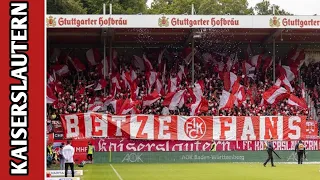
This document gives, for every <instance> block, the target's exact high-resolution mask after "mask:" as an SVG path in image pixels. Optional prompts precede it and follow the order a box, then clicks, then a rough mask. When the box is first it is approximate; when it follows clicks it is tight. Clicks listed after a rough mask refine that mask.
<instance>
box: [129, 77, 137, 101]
mask: <svg viewBox="0 0 320 180" xmlns="http://www.w3.org/2000/svg"><path fill="white" fill-rule="evenodd" d="M130 95H131V99H132V100H133V101H135V100H137V97H138V95H139V87H138V86H137V83H136V82H135V81H134V82H132V83H131V85H130Z"/></svg>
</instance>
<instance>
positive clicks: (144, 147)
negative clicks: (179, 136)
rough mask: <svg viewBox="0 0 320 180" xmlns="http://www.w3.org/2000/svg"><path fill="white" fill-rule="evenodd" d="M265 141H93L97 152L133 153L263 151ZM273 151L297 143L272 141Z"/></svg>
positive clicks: (313, 145)
mask: <svg viewBox="0 0 320 180" xmlns="http://www.w3.org/2000/svg"><path fill="white" fill-rule="evenodd" d="M265 143H266V142H265V141H258V140H256V141H171V140H162V141H161V140H154V141H149V140H147V141H146V140H130V139H106V138H99V139H95V140H94V146H95V150H96V151H97V152H108V151H112V152H134V151H143V152H144V151H210V150H211V147H212V145H213V144H214V145H215V147H216V151H263V150H265V147H264V144H265ZM273 143H274V148H275V150H281V151H291V150H295V146H296V144H297V143H298V141H274V142H273ZM303 143H304V145H305V147H306V150H309V151H317V150H319V140H306V141H303Z"/></svg>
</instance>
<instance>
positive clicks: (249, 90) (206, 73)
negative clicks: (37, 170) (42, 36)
mask: <svg viewBox="0 0 320 180" xmlns="http://www.w3.org/2000/svg"><path fill="white" fill-rule="evenodd" d="M120 63H122V64H127V65H129V64H128V62H120ZM127 67H129V66H127ZM167 67H173V66H170V64H168V65H167ZM189 67H190V65H189ZM319 67H320V64H319V63H318V64H317V65H316V66H308V67H306V66H304V67H303V68H302V71H301V74H302V77H303V80H304V81H305V83H306V86H307V87H308V89H307V90H308V92H312V93H311V94H312V98H313V99H314V100H315V102H320V98H319V96H318V92H319V90H320V70H319ZM269 71H270V72H267V73H266V74H262V73H261V72H259V71H257V72H256V75H255V80H252V79H249V81H246V82H245V85H246V96H247V97H246V99H247V100H246V101H245V102H244V103H243V104H241V105H238V106H235V107H234V108H233V109H230V110H219V109H218V106H219V96H220V95H221V93H222V90H223V87H224V86H223V81H221V80H220V78H219V77H218V76H219V75H218V73H216V72H214V71H213V70H212V69H210V68H207V67H205V66H203V65H202V64H201V63H196V66H195V81H197V80H203V81H204V84H205V90H204V97H205V98H206V99H207V100H208V105H209V108H208V111H207V112H205V113H201V114H199V115H227V116H231V115H232V116H262V115H306V116H308V113H309V111H308V110H301V109H298V108H297V107H292V106H287V104H286V100H285V101H282V102H280V103H278V104H276V105H261V99H262V93H263V92H264V91H265V90H266V89H268V88H270V87H271V86H272V85H273V82H272V78H271V77H272V73H271V72H272V70H271V69H270V70H269ZM167 72H171V73H177V72H175V71H170V69H167ZM189 72H190V71H189ZM137 75H138V81H137V82H138V84H137V86H138V87H139V94H138V97H137V99H138V100H142V98H143V97H144V96H145V95H146V94H147V80H146V76H145V74H144V73H139V72H137ZM237 75H238V76H240V77H241V76H242V72H241V70H239V72H238V74H237ZM169 77H170V76H169V73H168V75H167V76H166V80H165V82H168V79H169ZM100 78H101V77H100V75H99V73H97V69H95V68H94V67H93V68H87V70H85V71H83V72H80V73H70V75H69V76H66V77H60V78H59V77H57V80H59V81H60V82H59V85H60V86H61V87H62V88H63V93H61V92H60V93H56V96H57V99H58V100H57V102H56V103H54V104H52V105H49V106H48V111H47V112H48V118H49V119H57V118H59V115H60V114H70V113H80V112H87V111H88V108H89V106H90V103H91V102H93V101H101V102H104V100H105V99H107V98H109V97H110V96H111V95H110V90H111V88H110V83H108V85H107V87H106V88H105V90H99V91H94V88H93V87H89V88H86V89H85V92H84V93H83V94H79V93H78V92H79V91H80V90H81V89H83V87H86V86H88V85H91V84H97V82H98V81H99V79H100ZM107 81H108V82H110V81H109V79H107ZM120 81H122V80H120ZM190 81H191V73H188V74H187V77H185V78H183V79H182V81H181V83H180V85H179V89H186V88H187V87H188V86H190ZM241 83H242V84H244V81H243V80H242V81H241ZM292 86H293V88H294V94H295V95H296V96H298V97H301V96H302V89H301V86H300V85H299V84H298V83H297V82H293V83H292ZM129 97H130V90H129V89H121V90H120V91H117V93H116V96H115V99H120V98H123V99H126V98H129ZM163 99H164V96H163V97H161V99H159V100H158V101H157V102H155V103H153V104H152V105H151V106H147V107H142V105H141V104H139V105H137V107H136V109H138V111H139V113H141V114H156V115H189V113H190V109H189V108H188V107H187V106H186V105H183V106H182V107H181V108H179V107H177V108H176V110H169V109H168V107H164V106H162V102H163ZM190 101H191V98H188V100H187V102H185V103H186V104H188V102H190ZM316 106H318V107H320V103H318V104H316ZM104 113H108V114H114V110H113V108H112V106H111V105H109V106H108V107H107V108H106V110H105V112H104Z"/></svg>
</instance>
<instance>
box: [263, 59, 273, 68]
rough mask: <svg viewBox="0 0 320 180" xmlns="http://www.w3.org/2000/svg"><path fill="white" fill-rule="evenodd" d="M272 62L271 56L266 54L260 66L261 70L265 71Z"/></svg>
mask: <svg viewBox="0 0 320 180" xmlns="http://www.w3.org/2000/svg"><path fill="white" fill-rule="evenodd" d="M271 64H272V57H270V56H267V57H265V59H263V66H262V70H263V71H266V70H267V69H268V68H269V67H270V66H271Z"/></svg>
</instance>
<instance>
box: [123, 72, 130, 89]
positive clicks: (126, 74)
mask: <svg viewBox="0 0 320 180" xmlns="http://www.w3.org/2000/svg"><path fill="white" fill-rule="evenodd" d="M130 74H131V73H130V72H129V71H127V72H125V71H122V74H121V79H122V80H123V81H124V84H125V87H126V88H130V85H131V83H132V81H131V76H130Z"/></svg>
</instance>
